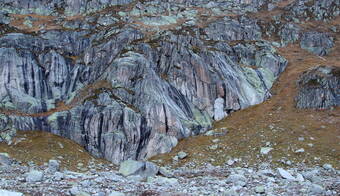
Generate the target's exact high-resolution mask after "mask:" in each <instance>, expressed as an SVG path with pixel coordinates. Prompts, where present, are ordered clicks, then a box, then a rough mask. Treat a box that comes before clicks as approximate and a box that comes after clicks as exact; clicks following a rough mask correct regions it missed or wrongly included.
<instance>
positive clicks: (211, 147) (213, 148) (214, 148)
mask: <svg viewBox="0 0 340 196" xmlns="http://www.w3.org/2000/svg"><path fill="white" fill-rule="evenodd" d="M209 149H210V150H217V149H218V145H217V144H214V145H211V146H209Z"/></svg>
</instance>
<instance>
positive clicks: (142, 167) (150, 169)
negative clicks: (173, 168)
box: [119, 160, 159, 178]
mask: <svg viewBox="0 0 340 196" xmlns="http://www.w3.org/2000/svg"><path fill="white" fill-rule="evenodd" d="M158 170H159V168H158V166H157V165H155V164H154V163H151V162H141V161H134V160H127V161H124V162H122V163H121V164H120V167H119V173H121V174H122V175H124V176H131V175H139V176H141V177H144V178H147V177H153V176H155V175H156V174H157V173H158Z"/></svg>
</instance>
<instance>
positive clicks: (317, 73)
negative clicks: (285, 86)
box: [296, 66, 340, 109]
mask: <svg viewBox="0 0 340 196" xmlns="http://www.w3.org/2000/svg"><path fill="white" fill-rule="evenodd" d="M297 85H298V89H299V91H298V95H297V97H296V107H297V108H314V109H328V108H330V107H335V106H339V105H340V68H339V67H332V66H318V67H315V68H313V69H310V70H308V71H306V72H304V73H303V74H302V75H301V76H300V79H299V81H298V83H297Z"/></svg>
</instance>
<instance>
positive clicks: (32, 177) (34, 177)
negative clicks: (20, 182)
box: [26, 170, 44, 183]
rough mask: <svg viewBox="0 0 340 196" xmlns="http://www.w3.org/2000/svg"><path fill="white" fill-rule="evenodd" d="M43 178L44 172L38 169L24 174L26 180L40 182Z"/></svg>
mask: <svg viewBox="0 0 340 196" xmlns="http://www.w3.org/2000/svg"><path fill="white" fill-rule="evenodd" d="M43 178H44V173H43V172H42V171H38V170H32V171H30V172H29V173H27V174H26V182H31V183H34V182H40V181H42V180H43Z"/></svg>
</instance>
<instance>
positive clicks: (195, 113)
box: [0, 0, 287, 164]
mask: <svg viewBox="0 0 340 196" xmlns="http://www.w3.org/2000/svg"><path fill="white" fill-rule="evenodd" d="M52 2H54V3H52ZM206 4H207V3H206V2H204V1H186V2H183V1H175V2H173V1H168V2H162V3H161V2H157V1H145V2H138V3H136V2H134V3H132V1H131V0H115V1H114V0H108V1H97V0H92V1H81V0H77V1H61V0H55V1H51V2H50V1H31V0H25V1H23V2H21V3H19V1H5V2H1V3H0V8H1V9H0V11H3V12H4V13H5V14H4V15H6V16H9V14H10V13H16V14H26V13H35V14H40V15H53V16H54V17H55V18H54V19H51V21H49V22H51V23H53V25H52V27H53V28H52V27H51V26H49V27H48V28H47V26H48V25H47V26H46V28H43V29H41V30H35V31H33V32H34V33H26V31H21V30H20V31H19V30H15V29H14V30H13V29H12V30H4V34H2V33H1V32H0V78H1V80H0V112H1V113H3V114H5V115H4V117H0V119H1V120H0V121H4V122H5V121H6V123H5V124H7V125H8V128H10V129H11V130H24V131H29V130H44V131H49V132H51V133H54V134H57V135H60V136H63V137H67V138H69V139H72V140H74V141H76V142H77V143H79V144H80V145H82V146H84V147H85V148H86V150H88V151H89V152H90V153H91V154H92V155H94V156H96V157H102V158H106V159H108V160H110V161H112V162H114V163H116V164H119V163H120V162H121V161H124V160H128V159H145V158H149V157H151V156H153V155H156V154H159V153H165V152H169V151H170V150H171V149H172V148H173V147H174V146H175V145H176V144H177V143H178V140H179V139H181V138H185V137H189V136H193V135H197V134H201V133H204V132H206V131H207V130H208V129H209V128H211V126H212V122H213V120H214V119H215V120H220V119H222V118H223V117H225V116H227V115H228V114H229V113H231V112H233V111H236V110H240V109H244V108H247V107H249V106H251V105H254V104H258V103H261V102H263V101H264V100H266V99H267V98H268V97H270V96H271V95H270V92H269V90H270V88H271V86H272V84H273V82H274V81H275V79H276V78H277V77H278V76H279V75H280V73H281V72H282V71H283V70H284V69H285V67H286V64H287V62H286V60H285V59H284V58H282V57H281V56H279V55H278V54H277V52H276V50H275V49H274V48H273V47H272V45H271V43H270V42H267V41H263V40H262V39H261V38H262V30H261V28H260V26H259V25H258V24H257V21H256V20H254V19H251V18H248V17H246V16H242V17H236V18H235V17H229V16H223V17H217V18H216V19H214V20H213V21H211V22H209V24H208V25H207V26H206V27H204V28H202V27H201V26H199V24H200V22H199V21H198V19H199V18H198V17H197V14H198V11H197V10H195V9H188V10H186V9H182V8H183V7H190V6H189V5H193V6H197V7H202V9H203V8H204V9H213V10H212V13H214V15H223V11H226V12H227V10H229V11H232V12H235V13H237V14H239V13H245V12H246V11H257V10H258V9H259V8H261V6H263V5H264V1H262V0H261V1H254V2H253V1H251V2H250V1H242V2H238V3H235V2H231V1H230V2H226V1H221V2H216V3H210V4H209V5H206ZM206 7H209V8H206ZM61 8H63V9H61ZM104 8H105V9H104ZM98 10H101V12H96V11H98ZM164 12H169V14H170V15H169V16H163V19H164V17H165V19H164V20H163V19H162V21H158V20H157V21H156V23H157V24H154V23H155V20H154V19H152V16H154V15H156V14H160V15H162V14H164ZM89 13H92V14H89ZM78 14H83V16H81V17H80V16H77V17H69V16H70V15H78ZM140 14H143V15H142V16H141V17H137V18H135V17H132V16H139V15H140ZM40 18H43V17H40ZM66 18H67V19H66ZM70 18H73V19H70ZM27 19H28V20H30V21H31V23H32V24H31V25H32V28H36V25H35V22H36V20H39V18H34V15H32V16H30V17H28V18H27ZM184 19H185V20H186V19H188V20H189V21H191V22H190V28H188V26H186V25H188V24H187V23H183V24H182V23H181V22H183V20H184ZM148 21H149V22H148ZM150 21H151V22H150ZM164 21H165V22H166V23H164ZM158 23H161V24H158ZM5 25H6V27H11V28H14V27H13V26H11V25H12V23H9V24H5ZM136 25H137V26H136ZM172 25H175V27H172ZM176 25H177V26H176ZM15 28H16V27H15ZM18 28H23V27H18ZM24 28H29V29H30V27H28V26H27V25H25V27H24ZM49 28H50V29H49ZM6 29H7V28H6ZM1 31H2V30H1ZM148 31H150V32H148ZM14 32H17V33H14ZM216 100H217V101H216ZM3 119H4V120H3ZM0 126H2V125H0ZM1 128H2V127H1Z"/></svg>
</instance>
